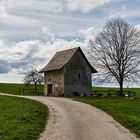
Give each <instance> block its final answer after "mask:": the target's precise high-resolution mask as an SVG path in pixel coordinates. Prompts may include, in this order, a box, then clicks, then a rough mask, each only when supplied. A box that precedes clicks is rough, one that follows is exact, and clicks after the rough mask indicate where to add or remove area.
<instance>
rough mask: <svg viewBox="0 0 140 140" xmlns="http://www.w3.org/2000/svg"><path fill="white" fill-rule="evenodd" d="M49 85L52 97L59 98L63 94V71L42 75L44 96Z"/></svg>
mask: <svg viewBox="0 0 140 140" xmlns="http://www.w3.org/2000/svg"><path fill="white" fill-rule="evenodd" d="M49 84H52V96H61V95H62V94H63V93H64V72H63V69H62V70H55V71H50V72H45V73H44V92H45V95H46V96H47V95H48V94H49V93H48V85H49Z"/></svg>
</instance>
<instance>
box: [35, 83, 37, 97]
mask: <svg viewBox="0 0 140 140" xmlns="http://www.w3.org/2000/svg"><path fill="white" fill-rule="evenodd" d="M35 95H37V83H36V82H35Z"/></svg>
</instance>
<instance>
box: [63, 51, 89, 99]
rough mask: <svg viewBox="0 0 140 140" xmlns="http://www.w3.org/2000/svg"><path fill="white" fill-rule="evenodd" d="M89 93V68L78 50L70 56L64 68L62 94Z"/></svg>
mask: <svg viewBox="0 0 140 140" xmlns="http://www.w3.org/2000/svg"><path fill="white" fill-rule="evenodd" d="M75 92H77V93H79V94H80V95H90V94H91V69H90V67H89V65H88V64H87V61H86V60H85V59H84V57H83V55H82V54H81V52H80V51H77V52H76V54H75V55H74V56H73V57H72V59H71V60H70V62H69V63H68V64H67V65H66V66H65V68H64V94H65V96H67V95H72V94H73V93H75Z"/></svg>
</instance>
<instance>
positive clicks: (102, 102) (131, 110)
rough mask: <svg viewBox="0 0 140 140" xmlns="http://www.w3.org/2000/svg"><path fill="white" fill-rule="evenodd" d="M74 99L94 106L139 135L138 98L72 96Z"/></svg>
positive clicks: (139, 101)
mask: <svg viewBox="0 0 140 140" xmlns="http://www.w3.org/2000/svg"><path fill="white" fill-rule="evenodd" d="M73 99H74V100H77V101H80V102H84V103H87V104H90V105H92V106H96V107H97V108H100V109H102V110H103V111H105V112H107V113H108V114H110V115H111V116H112V117H113V118H114V119H115V120H116V121H118V122H119V123H121V124H122V125H123V126H125V127H126V128H128V129H129V130H130V131H131V132H133V133H135V134H136V135H137V136H138V137H140V99H126V98H116V97H111V98H101V97H73Z"/></svg>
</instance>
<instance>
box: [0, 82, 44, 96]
mask: <svg viewBox="0 0 140 140" xmlns="http://www.w3.org/2000/svg"><path fill="white" fill-rule="evenodd" d="M43 87H44V86H43V85H37V93H36V94H35V90H34V85H28V86H27V87H26V85H25V84H13V83H0V92H2V93H9V94H16V95H29V96H33V95H44V91H43Z"/></svg>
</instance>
